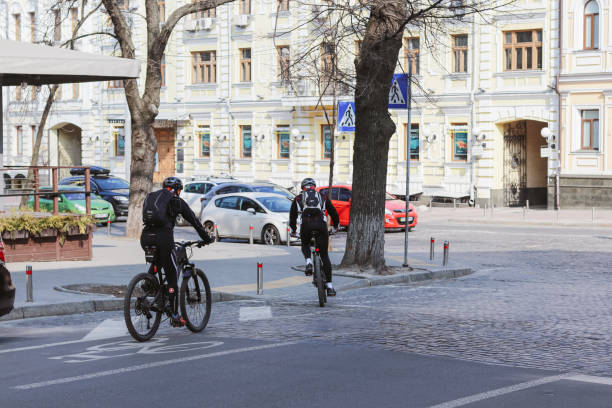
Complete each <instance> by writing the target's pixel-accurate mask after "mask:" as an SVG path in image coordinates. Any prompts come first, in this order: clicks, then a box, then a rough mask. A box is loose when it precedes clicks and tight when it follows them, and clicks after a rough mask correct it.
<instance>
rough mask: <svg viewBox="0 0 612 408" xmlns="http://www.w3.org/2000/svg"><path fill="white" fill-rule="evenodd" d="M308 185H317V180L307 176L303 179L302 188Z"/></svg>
mask: <svg viewBox="0 0 612 408" xmlns="http://www.w3.org/2000/svg"><path fill="white" fill-rule="evenodd" d="M307 186H312V187H313V188H314V187H316V186H317V182H316V181H314V179H312V178H310V177H306V178H305V179H304V180H302V190H304V189H305V188H306V187H307Z"/></svg>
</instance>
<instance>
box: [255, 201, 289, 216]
mask: <svg viewBox="0 0 612 408" xmlns="http://www.w3.org/2000/svg"><path fill="white" fill-rule="evenodd" d="M257 200H258V201H259V202H260V203H261V204H263V206H264V207H266V208H267V209H268V210H270V211H272V212H277V213H287V212H289V210H290V209H291V201H289V200H287V199H286V198H282V197H257Z"/></svg>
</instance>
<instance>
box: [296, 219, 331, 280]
mask: <svg viewBox="0 0 612 408" xmlns="http://www.w3.org/2000/svg"><path fill="white" fill-rule="evenodd" d="M312 231H319V236H318V237H317V246H318V247H319V255H321V260H322V261H323V272H324V273H325V280H326V281H327V282H331V281H332V266H331V261H330V260H329V253H328V252H327V246H328V244H329V235H328V232H327V223H326V222H325V221H323V218H321V217H317V218H302V226H301V227H300V239H301V240H302V253H303V254H304V258H306V259H308V258H310V238H311V236H312Z"/></svg>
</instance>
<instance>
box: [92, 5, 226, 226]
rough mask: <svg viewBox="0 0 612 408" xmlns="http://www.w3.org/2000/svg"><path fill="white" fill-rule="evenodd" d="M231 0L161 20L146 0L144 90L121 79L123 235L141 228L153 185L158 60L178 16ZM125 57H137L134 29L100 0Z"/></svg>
mask: <svg viewBox="0 0 612 408" xmlns="http://www.w3.org/2000/svg"><path fill="white" fill-rule="evenodd" d="M231 1H232V0H202V1H198V2H194V3H190V4H186V5H184V6H181V7H179V8H177V9H176V10H174V11H173V12H172V13H171V14H170V15H169V16H168V18H167V19H166V21H165V22H162V21H161V19H160V9H159V5H158V2H157V0H146V1H145V20H146V39H147V42H146V47H147V48H146V56H145V58H146V71H145V80H144V91H143V92H142V93H141V92H140V89H139V86H138V80H136V79H128V80H124V81H123V84H124V88H125V97H126V100H127V104H128V108H129V110H130V116H131V128H132V143H131V147H132V156H131V171H130V206H129V215H128V221H127V228H126V235H127V236H129V237H136V236H138V235H140V232H141V230H142V203H143V201H144V198H145V196H146V194H147V193H148V192H149V191H151V187H152V185H153V173H154V171H155V153H156V152H157V140H156V139H155V134H154V131H153V124H154V122H155V118H156V117H157V114H158V112H159V111H158V110H159V104H160V88H161V60H162V57H163V55H164V51H165V49H166V45H167V44H168V40H169V38H170V35H171V34H172V31H173V30H174V28H175V27H176V25H177V23H178V22H179V20H180V19H181V18H183V17H185V16H187V15H189V14H193V13H197V12H201V11H205V10H209V9H212V8H215V7H218V6H220V5H222V4H225V3H230V2H231ZM102 3H103V4H104V7H105V8H106V12H107V13H108V15H109V18H110V22H111V23H112V25H113V30H114V33H115V36H116V37H117V41H118V43H119V47H120V49H121V56H122V57H124V58H131V59H135V58H136V46H135V44H134V40H133V38H134V33H133V32H132V29H131V28H130V25H129V24H128V21H127V19H126V15H125V10H124V9H123V8H122V7H121V5H120V2H119V1H118V0H102Z"/></svg>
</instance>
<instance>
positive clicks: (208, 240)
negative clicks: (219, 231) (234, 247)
mask: <svg viewBox="0 0 612 408" xmlns="http://www.w3.org/2000/svg"><path fill="white" fill-rule="evenodd" d="M199 235H200V239H201V240H202V243H203V244H204V245H209V244H212V243H213V242H215V240H214V239H212V238H211V237H210V236H209V235H208V233H207V232H206V231H203V232H200V234H199Z"/></svg>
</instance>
